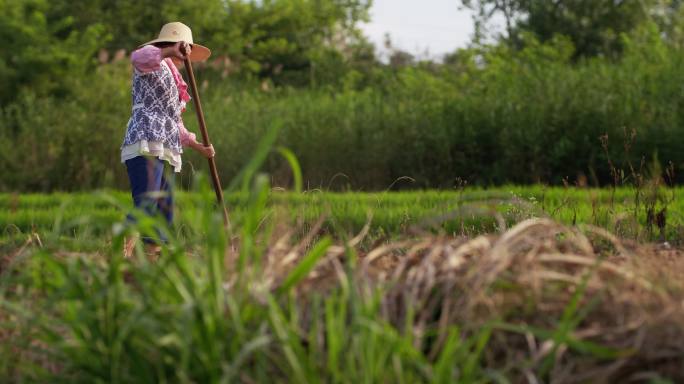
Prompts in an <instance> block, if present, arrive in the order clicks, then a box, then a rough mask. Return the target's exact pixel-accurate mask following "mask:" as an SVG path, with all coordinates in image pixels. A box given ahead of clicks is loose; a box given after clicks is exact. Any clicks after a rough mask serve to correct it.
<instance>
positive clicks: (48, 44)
mask: <svg viewBox="0 0 684 384" xmlns="http://www.w3.org/2000/svg"><path fill="white" fill-rule="evenodd" d="M52 4H53V2H52V1H47V0H2V1H0V39H1V40H2V41H3V43H2V45H1V46H0V83H1V84H2V88H1V89H0V106H4V105H6V104H7V103H8V102H9V101H12V100H15V98H16V97H17V95H18V94H19V93H20V92H29V93H32V94H36V95H40V96H42V95H46V94H57V95H64V94H66V93H68V91H69V89H68V84H69V83H68V79H69V78H70V77H74V76H80V75H81V74H83V73H85V71H86V70H87V69H88V68H89V67H90V66H91V65H92V57H93V54H94V53H95V52H96V51H97V49H98V47H99V45H100V43H101V41H100V39H101V38H102V37H103V34H104V29H103V27H102V25H101V24H97V23H95V24H92V25H89V26H87V27H85V28H81V29H75V28H73V26H74V23H75V22H74V18H73V17H70V16H68V15H63V16H59V17H51V15H49V9H50V7H51V6H52Z"/></svg>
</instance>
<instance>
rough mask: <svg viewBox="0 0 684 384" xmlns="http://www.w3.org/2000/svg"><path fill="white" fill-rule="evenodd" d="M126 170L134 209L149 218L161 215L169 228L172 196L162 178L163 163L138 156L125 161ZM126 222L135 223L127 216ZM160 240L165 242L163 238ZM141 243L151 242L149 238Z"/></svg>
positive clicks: (171, 217) (155, 159) (171, 214)
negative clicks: (143, 212)
mask: <svg viewBox="0 0 684 384" xmlns="http://www.w3.org/2000/svg"><path fill="white" fill-rule="evenodd" d="M126 169H127V170H128V180H129V181H130V183H131V196H132V197H133V204H134V205H135V207H136V208H139V209H142V210H144V211H145V212H146V213H147V214H148V215H150V216H155V215H158V214H161V215H162V216H163V217H164V219H166V223H167V224H168V225H169V227H170V226H171V224H172V223H173V195H172V193H171V184H170V183H169V182H168V181H167V180H166V178H165V177H164V161H163V160H159V159H158V158H150V157H145V156H138V157H134V158H132V159H130V160H126ZM160 192H161V194H160ZM155 195H156V196H155ZM128 220H129V221H135V220H134V219H133V217H132V216H131V215H129V216H128ZM160 237H161V233H160ZM161 240H162V241H166V239H164V238H162V239H161ZM143 241H145V242H146V243H152V242H153V240H152V239H150V238H143Z"/></svg>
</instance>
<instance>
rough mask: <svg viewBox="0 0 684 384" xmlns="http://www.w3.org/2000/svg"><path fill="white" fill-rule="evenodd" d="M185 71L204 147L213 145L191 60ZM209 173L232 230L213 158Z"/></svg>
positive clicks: (225, 222)
mask: <svg viewBox="0 0 684 384" xmlns="http://www.w3.org/2000/svg"><path fill="white" fill-rule="evenodd" d="M185 70H186V71H187V72H188V79H189V80H190V90H192V98H193V100H194V101H193V102H194V103H195V113H197V121H198V122H199V127H200V132H201V133H202V143H203V144H204V146H205V147H206V146H208V145H210V144H211V141H209V133H208V132H207V124H206V123H205V121H204V113H203V112H202V103H201V102H200V97H199V92H198V91H197V83H196V82H195V73H194V72H193V71H192V63H191V62H190V58H187V57H186V58H185ZM208 160H209V171H210V172H211V179H212V181H213V183H214V191H216V200H217V201H218V204H219V207H220V208H221V209H222V211H223V223H224V224H225V225H226V227H227V228H230V220H229V219H228V210H227V209H226V204H225V202H224V201H223V189H221V180H219V176H218V171H217V170H216V161H214V158H213V157H210V158H209V159H208Z"/></svg>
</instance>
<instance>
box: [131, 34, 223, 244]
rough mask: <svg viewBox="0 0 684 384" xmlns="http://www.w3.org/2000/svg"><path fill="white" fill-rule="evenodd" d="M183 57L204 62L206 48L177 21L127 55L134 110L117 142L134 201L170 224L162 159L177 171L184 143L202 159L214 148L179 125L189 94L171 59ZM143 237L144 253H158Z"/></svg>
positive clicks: (170, 209)
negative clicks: (130, 64)
mask: <svg viewBox="0 0 684 384" xmlns="http://www.w3.org/2000/svg"><path fill="white" fill-rule="evenodd" d="M186 55H187V57H189V58H190V60H191V61H204V60H206V59H207V58H208V57H209V55H211V51H209V49H208V48H206V47H203V46H201V45H199V44H194V43H193V41H192V32H191V30H190V28H188V26H186V25H185V24H183V23H178V22H174V23H168V24H166V25H164V26H163V27H162V29H161V32H159V37H158V38H157V39H154V40H152V41H149V42H147V43H145V44H143V45H141V46H140V47H139V48H138V49H137V50H136V51H134V52H133V53H132V54H131V61H132V63H133V67H134V74H133V91H132V94H133V112H132V114H131V118H130V120H129V121H128V127H127V128H126V135H125V137H124V140H123V144H122V145H121V162H122V163H125V164H126V168H127V170H128V179H129V181H130V185H131V195H132V196H133V203H134V204H135V206H136V207H137V208H141V209H144V210H145V212H146V213H147V214H149V215H156V214H161V215H163V216H164V218H165V219H166V222H167V223H168V224H169V225H171V223H172V220H173V198H172V195H171V186H170V183H169V181H168V180H167V178H166V177H165V176H164V163H165V162H168V163H169V165H170V166H171V167H173V171H174V172H180V170H181V165H182V162H181V154H182V153H183V147H190V148H192V149H194V150H196V151H197V152H199V153H200V154H202V156H204V157H207V158H211V157H213V156H214V147H213V146H211V145H209V146H206V147H205V146H204V145H202V144H201V143H199V142H198V141H197V140H196V138H195V134H194V133H191V132H188V130H187V129H185V126H184V125H183V119H182V117H181V112H183V111H184V110H185V103H186V102H187V101H188V100H190V95H188V92H187V88H188V86H187V85H186V83H185V81H183V78H182V77H181V74H180V72H179V71H178V69H177V68H176V64H175V63H177V64H180V63H182V61H183V60H184V59H185V58H186ZM160 192H161V193H160ZM129 220H131V218H130V217H129ZM162 240H164V239H162ZM135 241H136V239H135V238H129V239H127V240H126V244H125V248H124V254H125V256H126V257H130V256H131V254H132V253H133V249H134V247H135ZM143 241H144V242H145V247H146V252H147V253H148V254H157V253H159V251H160V249H161V247H160V246H159V244H157V243H155V242H154V241H153V240H152V239H150V238H144V239H143Z"/></svg>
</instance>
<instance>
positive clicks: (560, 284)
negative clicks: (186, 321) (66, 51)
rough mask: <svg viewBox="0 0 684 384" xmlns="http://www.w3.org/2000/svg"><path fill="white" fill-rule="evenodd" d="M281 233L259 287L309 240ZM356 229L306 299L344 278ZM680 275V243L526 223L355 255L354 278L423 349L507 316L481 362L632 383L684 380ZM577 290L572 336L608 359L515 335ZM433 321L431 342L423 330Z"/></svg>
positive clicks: (282, 272)
mask: <svg viewBox="0 0 684 384" xmlns="http://www.w3.org/2000/svg"><path fill="white" fill-rule="evenodd" d="M318 228H319V227H318V226H314V229H313V230H314V232H315V231H317V230H318ZM289 234H290V233H288V235H286V236H284V237H283V238H282V239H283V241H281V242H275V244H276V246H274V247H271V248H270V249H269V252H268V254H267V256H266V257H265V259H264V261H265V271H266V276H268V278H266V279H265V281H267V282H268V283H267V284H266V287H262V288H266V289H270V290H275V289H277V287H278V284H279V282H281V281H282V280H283V278H284V277H285V276H287V274H288V273H289V272H290V271H291V270H292V268H294V267H295V266H296V265H297V263H298V261H299V260H300V259H301V258H302V257H303V255H304V252H305V250H306V249H307V247H308V246H309V245H310V244H309V242H311V241H312V239H313V236H306V237H304V240H302V242H300V243H299V244H298V245H297V246H295V247H286V246H283V243H285V242H286V241H287V240H286V239H288V238H289ZM360 237H361V236H357V237H355V238H354V240H353V241H350V243H349V244H346V245H341V246H333V247H331V248H330V249H329V250H328V252H327V255H326V256H325V257H324V258H322V259H321V260H320V261H319V263H318V264H317V265H316V267H315V268H314V269H313V270H312V271H311V272H310V273H309V274H308V276H307V278H306V279H305V280H304V281H302V283H300V284H299V286H298V288H297V289H298V293H299V296H300V298H301V300H302V302H303V303H304V302H306V299H307V298H308V297H310V296H311V295H312V294H323V293H324V292H326V291H327V290H330V289H334V288H335V287H337V286H340V284H341V283H345V281H344V279H346V277H345V276H346V275H345V274H344V272H343V270H344V267H343V265H344V264H345V263H348V262H349V260H348V258H347V256H346V255H347V253H348V252H347V251H348V250H349V249H353V248H354V247H355V246H356V245H357V244H358V243H359V242H360ZM278 244H280V246H279V245H278ZM683 272H684V254H683V253H682V252H681V251H679V250H673V249H668V248H663V247H661V246H656V245H650V244H649V245H639V244H635V243H629V242H625V241H622V240H620V239H618V238H616V237H615V236H613V235H611V234H610V233H608V232H606V231H605V230H603V229H600V228H594V227H583V228H582V229H581V230H580V229H578V228H570V227H566V226H563V225H561V224H558V223H556V222H554V221H551V220H549V219H530V220H527V221H524V222H521V223H519V224H518V225H516V226H514V227H513V228H511V229H510V230H508V231H506V232H505V233H503V234H501V235H483V236H478V237H475V238H462V237H457V238H454V237H448V236H444V235H422V236H419V237H416V238H412V239H404V240H401V241H395V242H390V243H387V244H383V245H380V246H378V247H377V248H375V249H372V250H369V251H366V252H363V253H362V252H359V256H358V261H357V264H356V265H355V267H354V268H353V276H354V281H353V286H354V287H355V289H356V290H357V291H358V294H360V295H367V296H370V295H372V292H374V288H379V287H381V288H382V292H383V297H382V313H383V315H384V316H385V317H386V320H387V321H389V322H390V323H392V324H394V325H395V326H396V327H397V328H398V329H401V330H403V331H405V332H413V334H414V335H415V336H417V337H416V338H415V340H416V342H418V343H421V345H418V347H420V348H421V349H423V350H425V351H428V352H429V353H430V355H431V356H434V355H436V354H437V352H438V351H439V350H440V348H441V346H442V344H443V343H444V341H445V340H444V339H445V338H446V335H447V333H448V332H447V328H448V327H449V326H451V325H454V324H457V325H459V326H460V327H461V329H462V330H463V332H464V333H466V334H467V333H468V332H470V331H472V330H475V329H477V328H478V327H482V326H485V325H487V324H499V323H505V324H507V327H508V328H506V327H503V328H501V329H499V331H497V332H496V334H495V336H494V337H493V338H492V340H491V341H490V344H489V347H488V350H487V352H486V354H485V359H486V361H485V363H486V364H487V365H488V366H491V367H496V368H497V369H502V367H503V370H504V371H505V372H507V373H509V374H510V375H512V377H518V378H519V379H520V381H522V382H534V381H535V380H538V381H542V382H543V381H546V380H549V381H553V382H586V381H591V382H604V381H625V380H636V381H639V380H642V379H643V378H644V377H649V376H648V375H649V374H650V375H652V374H653V372H660V373H661V374H664V375H667V376H668V377H672V378H676V379H678V380H684V342H683V341H684V308H683V300H684V283H682V282H681V281H680V276H682V273H683ZM578 290H580V292H579V293H578ZM578 294H579V297H580V301H579V309H578V313H580V312H581V313H583V311H585V310H587V313H586V314H582V315H579V314H578V315H577V316H578V319H579V320H578V324H576V326H575V327H574V328H573V329H571V330H570V335H569V337H570V338H571V339H572V340H574V341H576V342H577V343H580V344H581V343H584V342H587V343H589V342H590V343H593V344H592V345H600V346H603V347H607V348H610V350H613V351H616V352H615V353H616V356H617V357H615V358H600V357H597V356H595V355H592V353H586V352H585V353H583V352H582V351H578V350H577V348H574V349H573V348H572V347H571V346H569V345H567V344H565V343H562V342H561V343H556V342H555V341H554V340H553V339H552V338H544V337H540V336H539V335H538V334H537V335H535V334H534V332H516V331H513V330H514V329H519V330H524V329H530V330H532V329H544V330H549V331H550V332H554V330H557V329H558V328H559V327H560V326H562V324H559V323H560V320H559V319H562V318H563V316H564V313H565V312H566V311H567V310H568V306H569V303H571V301H572V300H573V297H575V296H577V295H578ZM303 307H304V308H305V307H306V306H305V305H304V306H303ZM305 310H306V309H303V311H305ZM409 312H412V313H415V314H416V316H415V317H414V319H413V322H412V324H410V327H412V329H405V328H406V326H407V325H406V314H407V313H409ZM582 316H583V317H582ZM302 318H306V316H302ZM304 326H305V325H304ZM435 329H436V330H439V332H437V333H436V334H437V335H438V336H437V337H436V338H430V337H426V335H427V333H428V332H431V331H434V330H435ZM550 355H551V358H553V359H555V362H556V364H554V368H553V370H552V371H551V372H550V373H549V376H548V377H547V378H546V379H545V378H538V377H535V376H534V374H533V373H532V372H535V371H538V368H539V366H540V364H542V363H543V361H544V360H545V359H548V358H549V356H550Z"/></svg>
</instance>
